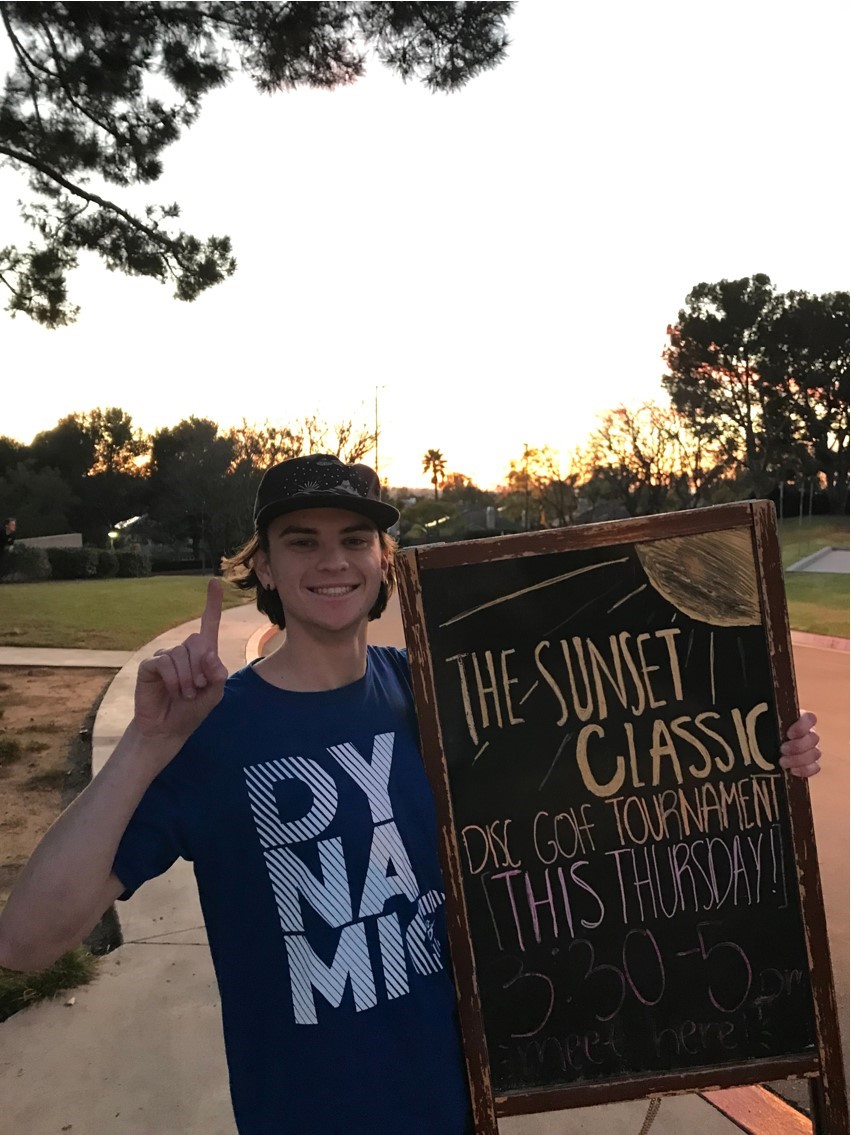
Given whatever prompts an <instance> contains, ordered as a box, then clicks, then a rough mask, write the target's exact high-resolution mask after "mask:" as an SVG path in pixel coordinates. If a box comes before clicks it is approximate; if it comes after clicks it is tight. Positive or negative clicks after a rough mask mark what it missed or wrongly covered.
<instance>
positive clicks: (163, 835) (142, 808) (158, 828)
mask: <svg viewBox="0 0 851 1135" xmlns="http://www.w3.org/2000/svg"><path fill="white" fill-rule="evenodd" d="M178 759H179V758H175V760H178ZM170 772H171V769H170V767H169V768H167V769H165V770H164V771H163V772H161V773H160V775H159V776H158V777H157V778H156V780H154V781H153V783H152V784H151V785H150V787H149V788H148V790H147V792H146V793H145V795H144V796H143V797H142V799H141V800H140V802H139V806H138V807H137V809H136V811H135V812H134V813H133V815H132V817H131V818H130V823H129V824H128V825H127V829H126V831H125V832H124V835H123V836H122V837H121V842H120V843H119V845H118V851H117V852H116V854H115V859H114V860H113V864H112V869H113V871H114V873H115V874H116V875H117V876H118V878H119V879H120V880H121V882H122V883H123V884H124V888H125V889H124V892H123V893H122V894H121V895H120V896H119V898H120V899H129V898H130V897H131V895H132V894H133V893H134V891H136V890H137V889H138V888H139V887H140V886H141V885H142V883H145V882H147V880H148V879H154V878H156V876H157V875H162V874H163V873H164V872H165V871H167V870H168V869H169V867H171V865H172V863H174V862H175V860H176V859H178V858H181V857H182V858H184V859H189V858H191V856H190V855H189V853H188V850H187V847H186V840H185V837H184V824H183V822H182V808H181V800H180V793H179V791H178V787H177V785H176V784H175V783H174V780H175V778H174V777H173V776H171V775H170Z"/></svg>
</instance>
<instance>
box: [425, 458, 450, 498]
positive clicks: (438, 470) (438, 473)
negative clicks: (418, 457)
mask: <svg viewBox="0 0 851 1135" xmlns="http://www.w3.org/2000/svg"><path fill="white" fill-rule="evenodd" d="M429 469H430V470H431V483H432V484H433V485H434V499H435V500H437V483H438V481H442V480H443V478H444V477H445V476H446V458H445V457H444V456H443V454H442V453H441V452H440V450H439V449H429V450H427V451H426V453H425V455H424V457H423V472H424V473H427V472H428V471H429Z"/></svg>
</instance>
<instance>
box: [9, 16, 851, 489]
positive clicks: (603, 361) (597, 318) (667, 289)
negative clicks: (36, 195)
mask: <svg viewBox="0 0 851 1135" xmlns="http://www.w3.org/2000/svg"><path fill="white" fill-rule="evenodd" d="M849 25H851V18H849V15H848V10H847V6H846V5H845V4H844V3H840V2H833V0H811V2H810V3H808V4H807V5H803V4H800V3H799V2H795V3H791V2H787V0H773V2H764V0H734V2H732V0H714V2H713V3H711V4H710V3H708V2H707V0H703V2H697V3H692V4H683V3H682V2H681V0H679V2H676V3H674V2H671V3H668V2H661V0H648V3H646V4H643V5H636V4H634V3H632V2H630V0H617V2H610V3H608V4H582V5H579V4H552V3H551V2H550V0H519V3H518V5H517V8H516V10H515V13H514V15H513V16H512V17H511V19H510V21H509V23H508V30H509V34H510V36H511V39H512V46H511V48H510V50H509V54H508V58H507V59H506V60H505V61H504V62H503V63H502V64H501V65H500V66H499V67H498V68H496V69H495V70H493V71H491V72H488V73H486V74H484V75H481V76H479V77H478V78H476V79H474V80H473V81H472V82H471V83H470V84H469V85H468V86H467V87H465V88H464V89H463V90H461V91H460V92H456V93H454V94H451V95H433V94H429V93H428V92H427V91H426V90H425V88H423V87H421V86H419V85H416V84H412V83H409V84H407V85H406V84H404V83H403V82H402V81H401V79H398V78H397V77H395V76H394V75H392V74H391V73H390V72H389V71H387V70H385V69H384V68H382V67H381V65H380V64H379V62H378V61H377V60H374V59H373V60H371V61H370V62H369V64H368V72H367V75H366V77H365V78H364V79H362V80H361V81H360V82H358V83H357V84H355V85H354V86H352V87H349V88H345V89H341V90H337V91H333V92H324V91H323V92H318V91H297V92H281V93H278V94H275V95H260V94H259V93H258V92H256V90H255V89H254V88H253V86H252V85H251V84H250V82H249V81H248V80H246V79H244V78H242V77H240V78H239V79H238V80H236V81H234V82H232V83H231V84H230V85H229V86H228V87H227V88H225V89H224V90H223V91H220V92H216V93H214V94H213V95H210V96H208V97H207V99H206V100H205V102H204V104H203V110H202V113H201V116H200V119H199V121H198V122H197V123H196V125H195V126H193V127H192V128H191V129H190V130H189V131H188V132H187V133H186V134H185V136H184V137H183V139H182V140H181V141H179V142H178V143H177V144H176V145H174V146H173V147H171V148H170V149H169V150H167V151H165V154H164V164H165V171H164V174H163V176H162V177H161V179H160V180H159V181H158V182H156V183H154V184H153V185H151V186H147V187H145V188H144V189H142V190H136V189H134V190H133V191H132V192H131V193H129V194H128V193H126V192H124V191H119V190H117V189H111V190H110V194H111V195H112V196H113V198H114V199H117V200H120V201H121V202H122V203H126V202H128V201H130V202H131V203H132V205H133V207H135V208H137V209H138V208H139V207H140V206H142V205H143V204H145V203H147V202H155V203H160V204H165V203H168V202H170V201H172V200H177V201H179V202H180V204H181V206H182V209H183V214H182V218H181V225H182V227H184V228H186V229H188V230H189V231H191V232H194V233H195V234H196V235H198V236H208V235H212V234H218V235H221V234H228V235H230V237H231V238H232V240H233V242H234V248H235V253H236V256H237V260H238V269H237V273H236V275H235V276H234V277H232V278H231V279H230V280H228V281H227V282H225V283H224V284H221V285H219V286H218V287H216V288H214V289H212V290H211V291H209V292H207V293H205V294H204V295H202V296H201V297H200V298H199V299H198V300H196V301H195V302H194V303H191V304H185V303H181V302H180V301H177V300H175V299H174V298H173V297H172V295H171V290H170V289H169V288H168V286H167V285H166V286H162V285H159V284H157V283H156V282H154V281H151V280H142V279H131V278H129V277H125V276H123V275H120V274H118V273H110V272H109V271H108V270H107V269H106V268H105V267H103V266H102V264H101V262H100V261H99V260H98V259H97V258H96V257H94V256H91V255H86V257H85V258H84V259H82V260H81V265H80V267H79V268H78V269H77V270H76V271H75V272H74V273H73V274H72V276H71V278H70V291H71V298H72V299H73V301H74V302H76V303H78V304H79V305H80V307H81V309H82V310H81V312H80V315H79V317H78V320H77V322H76V324H74V325H73V326H71V327H67V328H62V329H59V330H55V331H48V330H45V329H44V328H41V327H38V326H36V325H35V324H33V323H31V322H30V321H29V320H27V319H26V318H25V317H23V316H18V317H16V318H15V319H14V320H12V319H11V318H10V317H9V316H8V315H7V314H5V313H2V312H0V383H2V388H3V391H4V397H3V401H2V411H0V434H2V435H6V436H10V437H14V438H17V439H18V440H19V441H22V442H27V443H28V442H30V441H31V440H32V438H33V436H34V435H35V434H36V433H37V432H39V431H40V430H45V429H50V428H52V427H53V426H54V425H55V424H56V422H57V421H58V420H59V419H60V418H61V417H63V416H65V415H66V414H70V413H73V412H76V411H81V412H84V411H87V410H90V409H92V408H94V407H96V406H102V407H106V406H120V407H121V408H122V409H124V410H125V411H127V412H128V413H129V414H131V415H132V418H133V422H134V424H135V425H136V426H139V427H141V428H142V429H144V430H146V431H148V432H152V431H154V430H156V429H158V428H160V427H163V426H172V425H175V424H176V423H177V422H178V421H180V420H181V419H183V418H185V417H188V416H189V415H192V414H194V415H196V416H199V417H207V418H212V419H213V420H214V421H216V422H218V423H219V425H220V427H221V428H222V429H226V428H227V427H229V426H231V425H234V424H238V423H239V422H240V421H242V420H243V419H245V420H247V421H248V422H250V423H262V422H263V421H265V420H267V419H268V420H270V421H274V422H276V423H278V424H281V425H284V424H290V423H292V422H294V421H296V420H298V419H299V418H303V417H305V416H307V415H310V414H313V413H316V414H318V415H319V417H321V418H323V419H325V420H327V421H328V422H332V423H333V422H337V421H341V420H345V419H353V420H354V421H355V423H356V424H360V423H363V425H364V426H365V427H367V428H368V429H370V430H372V429H373V428H374V424H375V420H376V402H377V408H378V422H379V427H380V441H379V449H378V455H377V457H378V466H379V473H380V476H381V479H382V481H384V482H385V483H386V484H389V485H391V486H402V485H407V486H422V485H427V484H428V478H427V476H425V475H424V474H423V473H422V458H423V455H424V453H425V452H426V450H428V449H432V448H434V449H439V450H440V451H441V452H442V453H443V455H444V457H445V459H446V465H447V470H449V471H458V472H461V473H463V474H465V475H467V476H469V477H471V478H472V479H473V480H474V481H476V482H477V483H478V484H479V485H480V486H482V487H491V486H494V485H497V484H499V483H500V482H501V481H502V480H503V479H504V476H505V473H506V471H507V469H508V466H509V463H510V462H511V461H512V460H519V459H520V457H521V455H522V452H523V448H524V445H529V446H533V447H542V446H550V447H552V448H553V449H554V450H556V451H558V452H560V453H561V454H562V456H563V459H564V461H565V462H566V461H567V460H568V459H569V454H570V452H571V451H572V450H573V449H574V448H575V447H577V446H581V445H582V444H583V442H584V441H585V439H586V438H587V437H588V435H589V434H590V433H591V431H593V429H594V428H595V426H596V425H597V423H598V421H599V417H598V416H599V415H600V414H601V413H603V412H605V411H606V410H607V409H611V408H613V407H615V406H617V405H619V404H621V403H625V404H627V405H631V406H635V405H638V404H640V403H641V402H642V401H645V400H647V399H660V400H663V401H664V400H665V399H664V392H663V390H662V387H661V382H660V379H661V376H662V374H663V372H664V364H663V362H662V359H661V353H662V350H663V348H664V346H665V343H666V328H667V326H668V324H669V323H671V322H672V321H674V320H675V319H676V316H677V312H678V310H679V309H680V308H681V307H682V306H683V305H684V302H685V298H686V296H687V294H688V292H689V291H690V290H691V288H692V287H694V285H696V284H697V283H699V282H701V281H716V280H720V279H736V278H739V277H742V276H749V275H753V274H754V273H756V272H765V273H767V274H768V275H769V276H770V277H771V279H772V281H773V282H774V284H775V285H776V287H777V288H778V289H779V290H781V291H786V290H790V289H793V288H794V289H802V290H806V291H811V292H819V293H822V292H828V291H835V290H838V289H842V290H845V289H847V288H848V286H849V263H851V258H849V252H851V247H849V245H851V242H849V226H848V210H847V204H846V201H845V198H846V196H847V191H846V189H845V186H846V185H847V168H846V169H843V168H842V163H843V161H845V160H846V158H845V151H846V145H845V139H846V127H847V123H846V111H847V101H848V85H847V78H846V76H847V59H846V58H845V48H846V45H847V43H848V33H849V30H851V28H850V27H849ZM0 53H2V54H0V66H2V64H3V63H4V62H5V60H6V59H7V58H8V55H7V54H6V53H5V45H4V47H3V48H0ZM24 192H25V185H24V182H23V180H22V179H21V178H19V177H18V176H16V175H14V174H13V173H12V172H11V171H9V170H0V218H2V223H0V244H6V243H11V242H13V241H16V240H17V241H20V239H21V237H22V236H23V237H24V238H25V237H26V230H25V229H24V228H23V226H22V225H21V223H20V222H19V221H18V220H17V209H16V205H15V202H16V200H17V199H18V197H20V196H22V195H23V194H24ZM375 456H376V455H375V454H374V453H371V454H370V457H371V458H373V459H374V458H375Z"/></svg>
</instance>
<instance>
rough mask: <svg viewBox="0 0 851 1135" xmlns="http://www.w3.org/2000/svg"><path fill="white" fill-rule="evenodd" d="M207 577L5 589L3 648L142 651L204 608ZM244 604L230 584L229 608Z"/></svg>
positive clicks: (0, 598) (1, 591)
mask: <svg viewBox="0 0 851 1135" xmlns="http://www.w3.org/2000/svg"><path fill="white" fill-rule="evenodd" d="M206 592H207V577H204V576H197V575H181V576H165V575H160V576H150V577H148V578H146V579H80V580H56V581H47V582H45V583H5V584H3V585H2V586H0V646H54V647H83V648H88V649H90V650H138V649H139V647H140V646H144V645H145V643H146V642H149V641H150V640H151V639H152V638H156V637H157V635H159V634H162V632H163V631H166V630H168V629H169V627H176V626H179V625H180V624H181V623H185V622H187V621H188V620H189V619H194V618H197V617H198V616H199V615H200V614H201V612H202V611H203V609H204V602H205V597H206ZM242 602H244V597H243V596H242V594H241V592H239V591H237V590H236V589H235V588H233V587H231V586H230V585H226V586H225V594H224V606H225V607H226V608H227V607H234V606H236V605H238V604H239V603H242Z"/></svg>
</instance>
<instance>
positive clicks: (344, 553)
mask: <svg viewBox="0 0 851 1135" xmlns="http://www.w3.org/2000/svg"><path fill="white" fill-rule="evenodd" d="M266 534H267V539H268V545H269V547H268V551H266V552H263V551H260V552H258V553H257V555H256V557H255V559H254V570H255V572H256V574H257V577H258V578H259V580H260V582H261V583H262V584H263V586H268V585H269V584H271V585H272V586H273V587H274V588H275V590H276V591H277V592H278V595H279V596H280V599H281V603H282V605H283V608H284V614H285V616H286V623H287V629H288V632H289V633H290V634H292V633H298V629H299V628H303V629H309V630H313V631H317V630H319V631H323V632H331V633H339V632H346V631H350V630H352V629H360V628H361V627H365V625H366V621H367V617H368V615H369V612H370V610H371V609H372V607H373V605H374V604H375V600H376V598H377V596H378V589H379V587H380V586H381V581H382V578H383V577H384V574H385V572H386V571H387V566H388V557H387V554H386V552H385V551H384V550H383V549H382V547H381V543H380V540H379V535H378V529H377V528H376V526H375V524H374V523H373V521H371V520H367V519H366V517H363V516H359V515H358V514H357V513H353V512H347V511H346V510H344V509H336V508H333V509H332V508H311V509H303V510H301V511H299V512H291V513H288V514H286V515H285V516H279V517H276V518H275V519H274V520H272V521H270V523H269V526H268V529H267V533H266Z"/></svg>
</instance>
